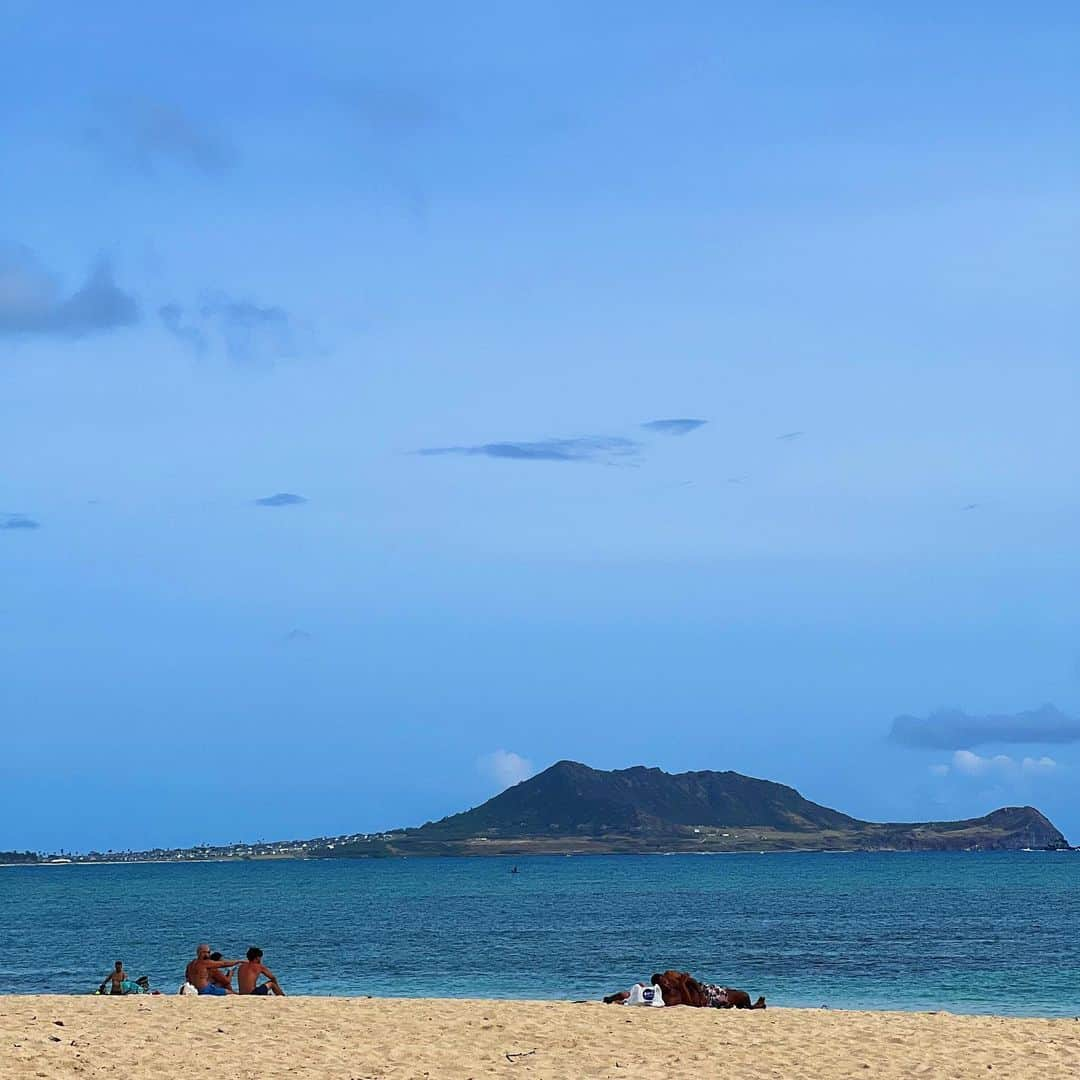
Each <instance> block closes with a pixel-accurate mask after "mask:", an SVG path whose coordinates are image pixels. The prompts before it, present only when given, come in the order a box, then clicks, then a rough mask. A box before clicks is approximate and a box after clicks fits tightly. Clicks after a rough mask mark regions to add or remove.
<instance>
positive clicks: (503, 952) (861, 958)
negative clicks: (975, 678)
mask: <svg viewBox="0 0 1080 1080" xmlns="http://www.w3.org/2000/svg"><path fill="white" fill-rule="evenodd" d="M516 864H517V866H518V867H519V871H520V872H519V873H518V874H516V875H514V874H511V873H510V870H511V866H512V865H513V863H512V861H511V860H509V859H502V858H493V859H406V860H342V861H319V862H248V863H204V864H192V865H183V864H179V865H173V864H157V865H155V864H148V865H118V866H107V865H86V866H40V867H10V868H4V869H0V992H3V993H42V992H55V993H80V992H83V991H87V990H89V989H91V988H92V987H93V986H94V985H96V983H97V982H99V981H100V980H101V979H102V977H103V976H104V975H105V973H106V972H107V971H108V970H109V968H111V966H112V964H113V961H114V960H116V959H123V960H124V961H125V963H126V965H127V967H128V970H129V972H131V973H132V974H133V975H139V974H147V975H149V976H150V979H151V983H152V984H153V985H154V986H155V987H157V988H160V989H162V990H164V991H167V992H170V993H172V992H175V990H176V989H177V986H178V985H179V983H180V981H181V978H182V973H183V970H184V965H185V963H186V961H187V960H188V958H189V957H190V956H191V955H192V952H193V950H194V946H195V945H196V943H197V942H198V941H201V940H206V941H209V942H210V943H211V944H212V945H213V946H214V947H216V948H219V949H221V950H222V951H223V952H224V953H225V954H226V955H237V954H239V953H241V952H242V951H243V950H244V949H246V948H247V946H248V945H250V944H257V945H260V946H261V947H262V948H263V949H265V951H266V962H267V963H268V964H269V966H270V967H271V968H273V969H274V971H275V972H276V973H277V975H278V976H279V978H280V979H281V980H282V983H283V985H284V986H285V988H286V990H287V991H290V992H293V993H303V994H353V995H356V994H374V995H405V996H419V995H424V996H427V995H434V996H470V997H471V996H477V997H480V996H483V997H521V998H569V999H577V998H597V997H600V996H601V995H603V994H606V993H609V992H611V991H614V990H617V989H620V988H622V987H625V986H627V985H628V984H629V983H631V982H633V981H636V980H638V979H642V978H644V979H647V978H648V976H649V975H650V974H651V973H652V972H653V971H660V970H664V969H665V968H678V969H681V970H687V971H690V972H692V973H693V974H694V975H696V976H697V977H698V978H701V979H704V980H707V981H710V982H719V983H725V984H727V985H730V986H737V987H740V988H742V989H745V990H748V991H749V992H750V993H751V994H753V995H755V996H756V995H757V994H759V993H763V994H765V995H766V997H767V998H768V1000H769V1002H770V1003H772V1004H775V1005H802V1006H813V1007H819V1006H822V1005H828V1006H830V1007H832V1008H874V1009H877V1008H898V1009H948V1010H951V1011H954V1012H995V1013H1009V1014H1020V1015H1043V1016H1075V1015H1080V854H1072V853H1060V854H1055V853H1047V852H1031V853H1015V854H1011V853H1010V854H880V855H877V854H875V855H871V854H850V855H841V854H770V855H720V856H693V855H673V856H627V855H623V856H588V857H573V858H567V857H551V856H534V857H525V858H521V859H518V860H516Z"/></svg>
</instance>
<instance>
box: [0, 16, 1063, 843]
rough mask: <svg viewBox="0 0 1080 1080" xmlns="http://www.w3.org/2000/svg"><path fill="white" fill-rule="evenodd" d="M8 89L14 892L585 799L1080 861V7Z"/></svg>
mask: <svg viewBox="0 0 1080 1080" xmlns="http://www.w3.org/2000/svg"><path fill="white" fill-rule="evenodd" d="M3 41H4V45H3V56H4V62H3V64H0V93H2V94H3V100H4V101H5V103H6V109H5V124H4V131H3V134H2V138H3V142H4V145H3V160H4V162H5V166H4V170H3V176H2V178H0V184H2V191H3V200H2V203H0V206H2V210H0V451H2V461H3V469H2V470H0V594H2V611H3V615H4V618H3V619H2V620H0V715H2V716H3V719H4V721H5V723H4V726H3V730H4V735H3V747H4V752H3V754H2V755H0V811H3V813H2V814H0V848H3V847H12V846H15V847H27V846H28V847H34V848H45V849H54V848H60V847H68V848H87V847H99V848H103V849H104V848H108V847H117V848H120V847H129V846H132V847H139V846H143V845H147V844H151V843H188V842H199V841H203V840H234V839H254V838H257V837H266V838H270V837H275V836H305V835H315V834H330V833H340V832H346V831H355V830H367V829H376V828H380V827H388V826H392V825H397V824H403V823H418V822H421V821H423V820H425V819H427V818H432V817H439V816H442V815H443V814H445V813H449V812H452V811H455V810H458V809H462V808H464V807H465V806H467V805H470V804H473V803H475V802H477V801H480V800H481V799H483V798H485V797H487V796H489V795H490V794H492V793H494V791H496V790H498V788H499V787H500V785H501V784H502V783H504V782H506V781H508V780H512V779H515V778H518V777H520V776H522V775H525V774H526V773H527V772H528V771H529V770H530V769H539V768H542V767H544V766H546V765H548V764H550V763H551V762H553V761H555V760H558V759H560V758H575V759H578V760H582V761H586V762H588V763H590V764H593V765H596V766H599V767H605V768H607V767H621V766H627V765H631V764H638V763H643V764H650V765H659V766H662V767H664V768H667V769H671V770H682V769H696V768H702V769H705V768H715V769H726V768H733V769H737V770H740V771H743V772H748V773H751V774H754V775H758V776H764V777H768V778H771V779H777V780H782V781H784V782H787V783H791V784H793V785H795V786H797V787H798V788H799V789H800V790H802V791H803V792H804V794H806V795H807V796H808V797H810V798H813V799H815V800H817V801H820V802H824V803H827V804H830V805H834V806H837V807H839V808H841V809H843V810H845V811H847V812H850V813H854V814H858V815H861V816H864V817H868V818H879V819H890V820H912V819H925V818H931V817H937V818H941V817H958V816H968V815H974V814H981V813H984V812H986V811H988V810H990V809H992V808H993V807H995V806H998V805H1002V804H1014V803H1020V802H1025V803H1026V802H1032V803H1034V804H1036V805H1038V806H1040V807H1041V808H1043V809H1044V810H1046V811H1047V812H1048V813H1049V814H1050V815H1051V816H1052V817H1053V818H1054V820H1055V821H1056V822H1057V823H1058V824H1059V825H1061V826H1062V827H1063V828H1064V829H1065V831H1066V832H1067V833H1069V835H1070V837H1071V838H1072V839H1073V840H1074V841H1075V840H1080V804H1078V802H1077V799H1076V797H1075V794H1074V791H1075V787H1076V770H1077V768H1080V753H1078V752H1077V745H1076V743H1077V740H1078V738H1080V734H1078V732H1077V729H1076V723H1075V721H1076V718H1077V717H1078V716H1080V634H1078V626H1077V622H1078V617H1077V613H1076V603H1075V598H1076V596H1077V595H1078V591H1080V566H1078V560H1077V556H1076V536H1077V530H1078V527H1080V503H1078V499H1077V485H1076V473H1075V462H1076V460H1077V451H1078V449H1080V448H1078V436H1077V427H1076V422H1075V416H1076V401H1077V400H1078V395H1080V361H1078V359H1077V346H1078V344H1080V333H1078V331H1077V327H1076V319H1075V296H1076V288H1077V277H1078V275H1077V260H1076V251H1077V239H1078V236H1080V199H1078V197H1077V194H1076V193H1077V191H1078V190H1080V183H1078V181H1080V150H1078V144H1077V141H1076V138H1075V114H1076V107H1077V104H1078V95H1080V73H1078V72H1077V69H1076V63H1075V58H1076V55H1077V51H1078V47H1080V16H1078V15H1077V13H1076V10H1075V8H1074V7H1073V6H1072V5H1066V4H1043V5H1039V6H1038V8H1034V9H1033V8H1026V9H1024V10H1021V9H1019V8H1017V7H1016V6H1015V5H1006V4H993V3H990V4H985V3H984V4H979V5H974V4H958V5H951V6H949V7H948V8H947V9H943V8H942V7H941V6H940V5H930V4H917V3H914V4H908V5H904V6H903V8H899V7H896V6H892V7H890V8H884V7H882V6H879V5H876V6H875V5H862V4H839V3H836V4H816V5H812V6H807V5H802V4H756V5H746V6H743V7H738V6H736V5H717V4H706V3H701V4H697V3H680V4H675V5H669V6H668V7H667V8H665V9H664V11H660V10H659V9H658V8H657V7H656V5H651V4H634V3H629V4H628V3H619V4H606V3H594V4H590V5H580V4H569V3H567V4H560V3H544V4H539V3H538V4H513V5H511V4H481V3H476V4H468V5H445V4H399V5H392V6H383V7H377V6H376V5H356V4H334V3H326V4H321V5H317V6H316V7H315V8H314V9H312V10H305V11H304V12H303V15H302V17H301V16H300V14H299V13H298V12H297V10H296V8H295V6H293V5H285V4H263V5H259V6H257V7H256V8H250V7H247V8H245V9H244V10H243V11H242V12H240V11H233V10H231V9H227V10H223V9H222V8H221V6H220V5H210V4H198V3H196V4H192V5H189V6H188V7H186V8H185V9H184V10H183V11H180V10H179V9H177V10H176V11H175V12H174V11H173V10H172V9H169V10H165V9H161V8H160V7H154V6H149V7H148V6H146V5H135V4H123V3H114V4H110V5H105V6H104V7H98V8H95V9H93V10H91V9H89V8H87V7H86V6H85V5H82V4H64V3H56V4H51V5H47V6H42V5H38V4H33V3H29V2H27V3H21V4H20V3H12V4H8V5H6V7H5V14H4V16H3ZM671 420H685V421H690V420H700V421H705V423H702V424H698V425H694V424H675V425H672V424H660V425H656V424H654V422H655V421H671ZM650 425H651V426H650ZM785 436H787V437H785ZM422 451H428V452H426V453H425V452H422ZM431 451H440V452H437V453H433V452H431ZM282 496H294V498H282ZM260 500H262V501H261V502H260ZM1043 706H1050V707H1051V709H1052V710H1053V711H1050V712H1044V713H1038V714H1034V713H1033V711H1034V710H1039V709H1041V708H1042V707H1043ZM943 710H952V712H951V713H950V712H944V713H943ZM957 713H963V714H964V717H963V718H962V722H961V721H960V720H958V719H957ZM902 716H909V717H916V718H919V719H920V720H921V721H923V722H924V723H923V725H922V727H919V726H918V725H916V728H915V729H913V728H912V727H911V725H908V727H907V728H904V730H905V731H908V732H909V733H910V731H911V730H916V729H917V730H918V731H920V732H923V734H922V735H920V736H918V737H916V738H911V737H907V736H905V737H904V738H900V737H897V736H896V735H895V734H893V735H891V734H890V733H891V732H892V731H893V721H894V719H896V718H897V717H902ZM1040 718H1041V719H1040ZM901 727H903V725H901ZM927 731H929V732H930V733H929V734H926V732H927Z"/></svg>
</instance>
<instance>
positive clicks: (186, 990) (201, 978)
mask: <svg viewBox="0 0 1080 1080" xmlns="http://www.w3.org/2000/svg"><path fill="white" fill-rule="evenodd" d="M234 973H235V975H236V986H235V988H234V987H233V974H234ZM106 987H108V989H107V990H106ZM97 993H99V994H109V995H119V994H156V993H158V991H157V990H151V989H150V980H149V979H148V978H147V977H146V976H145V975H143V976H141V977H140V978H138V979H132V978H130V977H129V976H128V973H127V972H126V971H125V970H124V961H123V960H117V961H116V964H115V965H114V967H113V970H112V971H110V972H109V974H108V975H106V976H105V978H104V979H102V980H101V985H100V986H99V987H98V988H97ZM180 993H181V994H198V995H200V996H202V997H226V996H227V995H229V994H240V995H251V996H253V997H270V996H271V995H273V996H275V997H284V996H285V991H284V990H282V989H281V983H279V982H278V979H277V976H276V975H275V974H274V973H273V972H272V971H271V970H270V969H269V968H268V967H267V966H266V965H265V964H264V963H263V951H262V949H259V948H257V947H256V946H254V945H252V947H251V948H250V949H248V951H247V957H246V959H244V960H226V959H225V958H224V957H223V956H222V955H221V953H219V952H211V950H210V946H209V945H206V944H202V945H199V946H198V947H197V948H196V949H195V959H194V960H192V961H191V962H190V963H189V964H188V966H187V967H186V968H185V969H184V982H183V984H182V985H181V987H180Z"/></svg>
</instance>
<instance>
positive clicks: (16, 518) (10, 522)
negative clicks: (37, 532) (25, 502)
mask: <svg viewBox="0 0 1080 1080" xmlns="http://www.w3.org/2000/svg"><path fill="white" fill-rule="evenodd" d="M40 528H41V523H40V522H39V521H35V520H34V519H33V518H30V517H27V516H26V515H25V514H2V515H0V529H4V530H6V531H11V532H14V531H17V530H20V529H26V530H29V529H40Z"/></svg>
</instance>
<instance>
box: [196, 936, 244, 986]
mask: <svg viewBox="0 0 1080 1080" xmlns="http://www.w3.org/2000/svg"><path fill="white" fill-rule="evenodd" d="M237 963H239V961H238V960H211V959H210V946H209V945H200V946H199V947H198V948H197V949H196V950H195V959H194V960H192V961H190V962H189V963H188V966H187V967H186V968H185V969H184V978H185V979H187V981H188V982H189V983H191V985H192V986H194V987H195V989H196V990H198V992H199V993H200V994H206V993H208V992H209V993H213V992H214V991H216V992H217V993H219V994H234V993H236V991H235V990H233V989H231V988H229V989H226V988H225V987H224V986H220V985H218V983H217V982H216V981H215V980H214V978H213V974H214V973H215V972H217V971H219V970H220V969H221V968H227V967H232V966H233V965H234V964H237Z"/></svg>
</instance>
